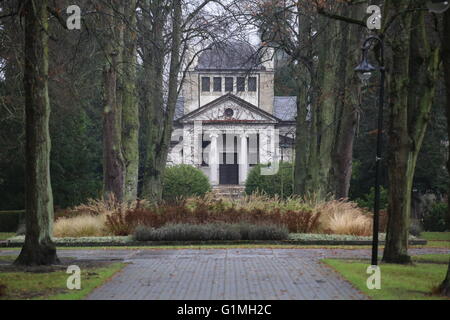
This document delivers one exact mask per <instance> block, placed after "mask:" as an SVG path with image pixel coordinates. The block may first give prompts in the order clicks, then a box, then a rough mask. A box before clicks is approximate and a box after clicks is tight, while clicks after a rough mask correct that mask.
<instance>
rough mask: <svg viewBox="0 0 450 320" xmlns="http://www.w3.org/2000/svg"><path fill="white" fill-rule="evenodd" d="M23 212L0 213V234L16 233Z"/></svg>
mask: <svg viewBox="0 0 450 320" xmlns="http://www.w3.org/2000/svg"><path fill="white" fill-rule="evenodd" d="M24 215H25V211H23V210H21V211H19V210H18V211H0V232H16V231H17V229H18V228H19V224H20V221H21V220H22V218H24Z"/></svg>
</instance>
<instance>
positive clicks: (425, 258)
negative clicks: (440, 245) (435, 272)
mask: <svg viewBox="0 0 450 320" xmlns="http://www.w3.org/2000/svg"><path fill="white" fill-rule="evenodd" d="M412 259H413V261H414V262H429V263H442V264H446V265H448V262H449V259H450V255H448V254H423V255H420V256H413V257H412Z"/></svg>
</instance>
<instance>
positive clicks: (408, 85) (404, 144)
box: [383, 1, 440, 263]
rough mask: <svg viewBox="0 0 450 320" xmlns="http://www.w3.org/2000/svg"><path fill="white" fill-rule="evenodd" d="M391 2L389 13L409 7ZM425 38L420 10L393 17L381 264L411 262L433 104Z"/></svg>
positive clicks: (433, 65) (430, 51)
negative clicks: (417, 178)
mask: <svg viewBox="0 0 450 320" xmlns="http://www.w3.org/2000/svg"><path fill="white" fill-rule="evenodd" d="M394 3H395V2H392V3H391V5H392V9H393V10H392V12H394V13H395V12H400V11H404V10H406V9H407V8H408V6H409V4H408V3H406V4H405V3H402V4H400V3H395V4H394ZM410 3H414V1H412V2H410ZM413 18H414V21H415V26H414V28H412V24H411V23H412V21H413V20H412V19H413ZM430 38H431V37H429V36H428V31H427V28H426V23H425V18H424V12H423V11H422V12H416V13H414V14H405V15H402V16H399V17H397V18H396V22H394V24H393V29H392V35H391V38H390V40H391V43H392V55H393V57H392V64H391V66H390V70H391V73H390V106H389V109H390V110H391V114H390V119H389V145H388V146H389V149H388V173H389V208H388V216H389V219H388V225H387V235H386V245H385V249H384V255H383V261H385V262H390V263H410V261H411V259H410V257H409V255H408V237H409V224H410V214H411V193H412V187H413V179H414V172H415V168H416V163H417V157H418V155H419V152H420V148H421V146H422V142H423V138H424V136H425V132H426V129H427V125H428V121H429V115H430V111H431V107H432V105H433V101H434V96H435V88H436V80H437V75H438V68H439V54H440V51H439V47H438V46H433V44H432V42H431V40H430ZM410 79H414V81H410Z"/></svg>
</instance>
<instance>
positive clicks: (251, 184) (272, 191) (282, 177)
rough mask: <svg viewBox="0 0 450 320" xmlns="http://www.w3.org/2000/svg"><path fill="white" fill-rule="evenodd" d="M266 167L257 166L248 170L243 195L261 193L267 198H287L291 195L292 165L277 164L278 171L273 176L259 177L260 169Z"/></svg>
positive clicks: (292, 181)
mask: <svg viewBox="0 0 450 320" xmlns="http://www.w3.org/2000/svg"><path fill="white" fill-rule="evenodd" d="M263 167H267V165H257V166H255V167H253V168H252V170H250V173H249V174H248V177H247V181H246V183H245V193H246V194H248V195H251V194H253V193H255V192H263V193H265V194H267V195H268V196H275V195H277V196H280V197H282V198H287V197H290V196H292V194H293V183H294V180H293V175H294V172H293V165H292V164H291V163H287V162H283V163H280V164H279V170H278V172H277V173H276V174H274V175H268V176H267V175H261V168H263Z"/></svg>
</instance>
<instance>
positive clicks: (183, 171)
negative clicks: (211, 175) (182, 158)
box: [163, 164, 211, 200]
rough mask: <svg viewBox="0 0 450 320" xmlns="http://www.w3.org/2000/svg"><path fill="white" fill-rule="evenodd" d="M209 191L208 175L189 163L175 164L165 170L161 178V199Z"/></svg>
mask: <svg viewBox="0 0 450 320" xmlns="http://www.w3.org/2000/svg"><path fill="white" fill-rule="evenodd" d="M210 191H211V185H210V183H209V180H208V177H207V176H206V175H205V174H204V173H203V172H202V171H201V170H200V169H197V168H195V167H193V166H190V165H185V164H183V165H177V166H172V167H168V168H166V170H165V174H164V180H163V199H164V200H174V199H177V198H188V197H192V196H202V195H204V194H206V193H208V192H210Z"/></svg>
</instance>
